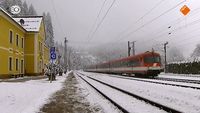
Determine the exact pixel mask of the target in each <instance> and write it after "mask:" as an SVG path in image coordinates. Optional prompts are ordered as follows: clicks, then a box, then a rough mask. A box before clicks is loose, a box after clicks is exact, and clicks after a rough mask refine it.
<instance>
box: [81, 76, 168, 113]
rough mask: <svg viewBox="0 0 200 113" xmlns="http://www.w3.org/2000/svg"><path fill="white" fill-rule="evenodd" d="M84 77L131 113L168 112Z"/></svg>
mask: <svg viewBox="0 0 200 113" xmlns="http://www.w3.org/2000/svg"><path fill="white" fill-rule="evenodd" d="M84 78H85V79H87V81H89V82H90V83H91V84H92V85H94V86H95V87H96V88H97V89H99V90H100V91H102V92H104V93H105V94H106V95H107V96H108V97H110V98H111V99H112V100H114V101H115V102H117V103H118V104H119V105H121V106H123V108H125V109H126V110H128V111H129V112H130V113H166V112H165V111H163V110H160V109H159V108H157V107H154V106H152V105H149V104H147V103H145V102H144V101H140V100H137V99H135V98H133V97H131V96H129V95H126V94H124V93H122V92H120V91H117V90H115V89H112V88H110V87H108V86H105V85H102V84H100V83H98V82H96V81H94V80H91V79H88V78H86V77H84ZM144 108H145V109H144ZM106 113H113V112H111V111H109V112H106Z"/></svg>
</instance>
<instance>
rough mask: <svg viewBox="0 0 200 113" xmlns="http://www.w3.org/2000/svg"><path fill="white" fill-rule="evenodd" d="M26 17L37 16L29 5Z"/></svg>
mask: <svg viewBox="0 0 200 113" xmlns="http://www.w3.org/2000/svg"><path fill="white" fill-rule="evenodd" d="M28 15H29V16H36V15H37V12H36V10H35V8H34V7H33V5H32V4H31V5H30V7H29V9H28Z"/></svg>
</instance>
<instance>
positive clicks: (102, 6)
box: [88, 0, 107, 38]
mask: <svg viewBox="0 0 200 113" xmlns="http://www.w3.org/2000/svg"><path fill="white" fill-rule="evenodd" d="M106 1H107V0H104V2H103V4H102V6H101V8H100V10H99V12H98V15H97V17H96V20H95V21H94V23H93V25H92V28H91V30H90V32H89V33H88V38H89V37H90V34H91V33H92V30H93V28H94V27H95V25H96V23H97V20H98V19H99V16H100V14H101V12H102V10H103V7H104V6H105V4H106Z"/></svg>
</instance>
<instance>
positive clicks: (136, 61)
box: [85, 52, 163, 77]
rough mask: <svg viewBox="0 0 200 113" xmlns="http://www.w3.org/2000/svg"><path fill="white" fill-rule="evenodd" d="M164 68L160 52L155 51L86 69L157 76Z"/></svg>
mask: <svg viewBox="0 0 200 113" xmlns="http://www.w3.org/2000/svg"><path fill="white" fill-rule="evenodd" d="M162 70H163V68H162V65H161V58H160V54H158V53H155V52H145V53H142V54H138V55H134V56H130V57H126V58H121V59H117V60H112V61H109V62H105V63H102V64H96V65H91V66H88V67H87V68H86V69H85V71H88V72H100V73H113V74H135V76H142V77H150V76H151V77H154V76H157V75H158V74H159V73H160V72H161V71H162Z"/></svg>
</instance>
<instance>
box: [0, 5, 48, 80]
mask: <svg viewBox="0 0 200 113" xmlns="http://www.w3.org/2000/svg"><path fill="white" fill-rule="evenodd" d="M44 42H45V29H44V23H43V18H42V17H41V16H37V17H17V18H12V17H11V16H10V15H9V14H8V13H6V12H5V11H4V10H3V9H1V8H0V78H8V77H11V76H23V75H26V76H28V75H41V74H42V73H43V70H44V68H45V64H48V62H49V48H48V47H47V46H46V45H45V43H44Z"/></svg>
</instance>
